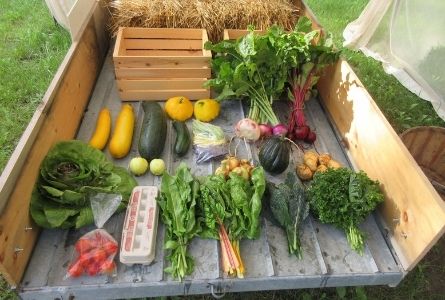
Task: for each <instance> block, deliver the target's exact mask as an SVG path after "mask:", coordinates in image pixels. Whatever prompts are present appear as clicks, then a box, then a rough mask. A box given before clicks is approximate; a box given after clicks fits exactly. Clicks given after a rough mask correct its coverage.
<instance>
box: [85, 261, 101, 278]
mask: <svg viewBox="0 0 445 300" xmlns="http://www.w3.org/2000/svg"><path fill="white" fill-rule="evenodd" d="M99 272H100V266H99V264H97V263H92V264H90V265H89V266H88V267H87V273H88V275H90V276H96V275H97V274H99Z"/></svg>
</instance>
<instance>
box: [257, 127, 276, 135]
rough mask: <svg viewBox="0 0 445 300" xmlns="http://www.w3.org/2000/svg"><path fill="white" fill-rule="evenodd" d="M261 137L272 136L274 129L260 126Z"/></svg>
mask: <svg viewBox="0 0 445 300" xmlns="http://www.w3.org/2000/svg"><path fill="white" fill-rule="evenodd" d="M258 126H259V127H260V133H261V137H267V136H271V135H272V134H273V131H272V127H271V126H269V125H267V124H260V125H258Z"/></svg>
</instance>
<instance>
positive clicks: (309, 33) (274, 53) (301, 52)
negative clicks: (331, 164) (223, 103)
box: [205, 17, 339, 137]
mask: <svg viewBox="0 0 445 300" xmlns="http://www.w3.org/2000/svg"><path fill="white" fill-rule="evenodd" d="M205 48H206V49H208V50H212V51H213V52H215V53H216V56H215V58H214V59H213V60H212V70H213V71H214V73H215V78H214V79H210V80H208V81H207V83H206V85H207V86H210V87H213V88H214V89H215V90H216V91H217V92H218V93H219V96H218V99H220V100H223V99H228V98H231V97H238V98H239V97H247V98H249V99H250V110H249V118H250V119H252V120H254V121H256V122H258V123H270V124H271V125H277V124H278V123H279V121H278V118H277V117H276V115H275V113H274V111H273V109H272V103H273V101H274V100H276V99H278V98H279V97H280V95H281V94H282V93H283V91H284V90H285V88H286V86H289V87H290V88H289V91H288V95H289V99H290V100H291V101H292V102H293V109H292V113H291V114H290V117H289V132H290V136H291V137H293V136H294V135H295V130H296V128H297V127H303V126H306V121H305V118H304V114H303V108H304V104H303V103H304V99H305V97H306V94H307V93H308V91H310V90H312V88H313V86H314V85H315V84H316V83H317V81H318V78H319V77H318V76H319V73H320V71H321V70H322V69H323V68H324V67H325V66H326V65H328V64H331V63H333V62H334V61H336V60H337V59H338V55H339V52H338V51H336V50H335V49H334V45H333V42H332V37H331V35H330V34H329V33H326V34H325V36H322V35H321V34H320V31H319V30H312V23H311V21H310V20H309V19H308V18H307V17H302V18H300V19H299V21H298V23H297V24H296V26H295V28H294V30H293V31H291V32H285V31H284V30H283V29H282V28H280V27H278V26H271V27H270V28H269V29H268V30H267V32H266V33H264V34H262V33H257V32H255V31H254V30H253V28H252V27H250V28H249V33H248V34H247V35H245V36H243V37H241V38H239V39H237V40H236V41H233V40H225V41H222V42H220V43H218V44H212V43H210V42H207V43H206V45H205ZM306 127H307V126H306ZM306 133H307V131H306Z"/></svg>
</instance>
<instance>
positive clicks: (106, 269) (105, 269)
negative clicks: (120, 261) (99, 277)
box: [100, 259, 116, 274]
mask: <svg viewBox="0 0 445 300" xmlns="http://www.w3.org/2000/svg"><path fill="white" fill-rule="evenodd" d="M115 269H116V264H115V263H114V261H113V260H111V259H109V260H106V261H105V262H104V263H103V264H102V265H101V266H100V271H101V273H105V274H111V273H113V272H114V270H115Z"/></svg>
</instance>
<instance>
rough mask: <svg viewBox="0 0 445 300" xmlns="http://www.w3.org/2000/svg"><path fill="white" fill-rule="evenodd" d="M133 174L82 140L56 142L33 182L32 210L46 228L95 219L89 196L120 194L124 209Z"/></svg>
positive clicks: (75, 225) (39, 223)
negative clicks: (115, 164)
mask: <svg viewBox="0 0 445 300" xmlns="http://www.w3.org/2000/svg"><path fill="white" fill-rule="evenodd" d="M136 184H137V183H136V181H135V180H134V178H133V177H132V176H131V175H130V174H128V173H127V171H126V170H125V169H124V168H121V167H117V166H114V165H113V164H112V163H111V162H109V161H108V160H107V158H106V157H105V155H104V154H103V153H102V152H101V151H99V150H97V149H94V148H92V147H90V146H89V145H87V144H85V143H83V142H81V141H76V140H73V141H63V142H59V143H57V144H56V145H55V146H54V147H53V148H52V149H51V150H50V151H49V152H48V154H47V155H46V157H45V159H44V160H43V162H42V164H41V166H40V174H39V177H38V179H37V182H36V184H35V186H34V190H33V193H32V198H31V203H30V213H31V216H32V218H33V219H34V221H35V222H36V223H37V224H38V225H40V226H42V227H45V228H71V227H76V228H80V227H82V226H85V225H89V224H92V223H93V222H94V218H93V212H92V210H91V205H90V200H89V199H90V196H92V195H94V194H95V193H113V194H121V195H122V202H121V204H120V205H119V207H118V209H117V212H119V211H122V210H123V209H125V207H126V206H127V203H128V198H129V197H130V195H131V191H132V189H133V187H135V186H136Z"/></svg>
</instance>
